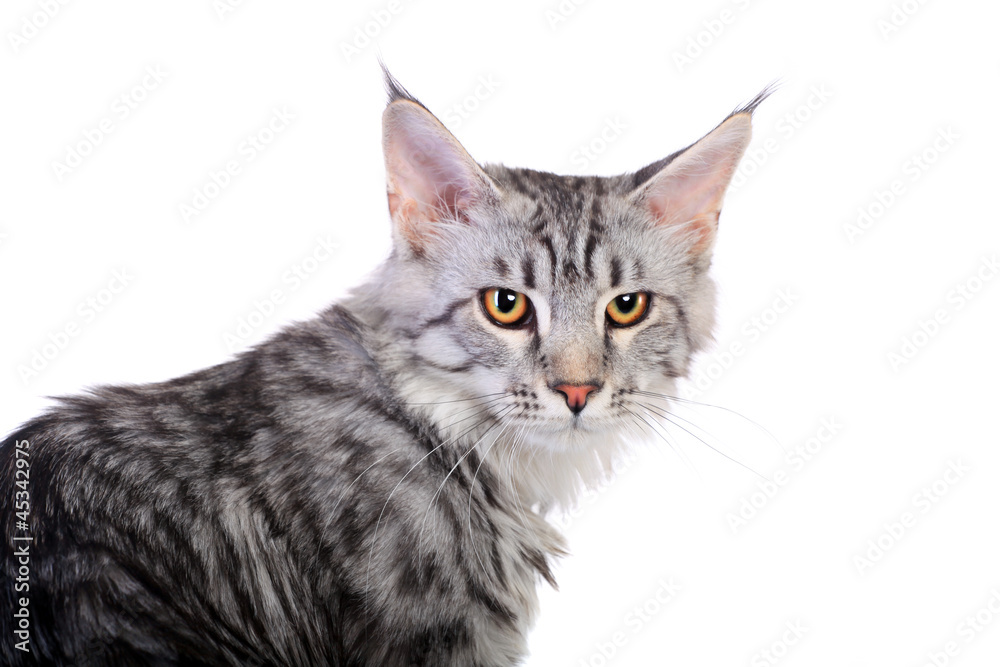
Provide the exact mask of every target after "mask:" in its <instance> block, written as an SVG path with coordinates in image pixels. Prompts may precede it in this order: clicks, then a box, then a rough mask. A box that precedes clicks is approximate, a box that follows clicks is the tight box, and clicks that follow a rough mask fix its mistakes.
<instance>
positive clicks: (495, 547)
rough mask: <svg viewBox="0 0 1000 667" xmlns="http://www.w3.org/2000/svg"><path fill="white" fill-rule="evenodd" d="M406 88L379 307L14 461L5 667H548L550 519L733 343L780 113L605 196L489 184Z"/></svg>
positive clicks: (361, 304)
mask: <svg viewBox="0 0 1000 667" xmlns="http://www.w3.org/2000/svg"><path fill="white" fill-rule="evenodd" d="M386 81H387V87H388V90H389V104H388V106H387V108H386V110H385V114H384V117H383V127H384V134H383V148H384V153H385V163H386V168H387V172H388V198H389V211H390V214H391V218H392V230H393V243H394V246H393V252H392V254H391V256H390V257H389V258H388V259H387V260H386V261H385V263H384V264H383V265H382V266H381V267H380V268H379V269H378V270H377V271H376V272H375V273H374V275H373V276H372V277H371V279H370V280H369V281H368V282H367V283H366V284H364V285H362V286H361V287H358V288H357V289H356V290H354V292H353V293H352V295H351V296H350V298H348V299H346V300H345V301H343V302H342V303H339V304H336V305H333V306H332V307H330V308H329V309H328V310H326V311H325V312H324V313H322V314H321V315H319V316H318V317H316V318H315V319H313V320H311V321H307V322H305V323H301V324H295V325H292V326H290V327H287V328H286V329H284V330H283V331H280V332H279V333H277V334H276V335H274V336H273V337H271V338H270V339H269V340H267V341H266V342H264V343H262V344H260V345H258V346H256V347H255V348H253V349H251V350H249V351H247V352H244V353H242V354H240V355H238V356H237V357H236V358H234V359H232V360H231V361H228V362H226V363H223V364H221V365H218V366H215V367H213V368H209V369H206V370H203V371H199V372H196V373H192V374H190V375H187V376H185V377H181V378H178V379H175V380H170V381H167V382H162V383H159V384H151V385H142V386H116V387H102V388H98V389H95V390H93V391H91V392H90V393H87V394H85V395H81V396H73V397H69V398H64V399H61V400H60V402H59V404H58V405H57V406H56V407H54V408H52V409H51V410H50V411H48V412H47V413H46V414H43V415H42V416H40V417H38V418H36V419H34V420H33V421H31V422H29V423H28V424H26V425H24V426H23V427H21V429H20V430H18V431H17V432H16V433H14V434H13V435H11V436H10V437H9V438H8V439H7V440H6V441H5V442H4V443H3V445H2V447H0V480H2V498H3V500H2V501H0V502H2V510H3V511H2V516H0V527H2V532H3V542H2V543H3V553H2V557H3V558H2V570H3V576H2V584H0V587H2V607H3V613H2V614H0V662H2V663H3V664H56V665H196V664H208V665H226V664H232V665H247V664H254V665H343V666H357V667H361V666H371V667H393V666H403V665H433V666H435V667H438V666H442V665H454V666H461V667H473V666H480V667H487V666H500V665H515V664H518V663H519V662H520V661H521V660H522V659H523V657H524V655H525V653H526V650H527V649H526V635H527V632H528V630H529V628H530V627H531V626H532V623H533V621H534V619H535V615H536V611H537V595H536V586H537V585H538V584H539V582H540V580H547V581H548V582H549V583H554V582H553V580H552V574H551V569H550V568H551V563H552V559H553V558H555V557H557V556H559V555H560V554H562V553H563V552H562V541H561V538H560V536H559V535H558V533H557V532H556V531H555V530H554V529H553V528H552V527H551V526H550V525H549V524H548V523H547V522H546V520H545V515H546V513H548V512H550V511H553V510H556V509H558V508H560V507H565V506H567V505H568V504H570V503H572V502H573V499H574V495H575V494H576V493H577V492H578V491H579V490H580V489H581V487H582V486H583V485H587V484H595V483H597V482H599V481H601V480H602V479H603V478H604V477H605V475H606V474H607V471H608V470H609V469H610V466H611V465H612V463H613V461H614V460H615V458H616V456H617V455H618V453H619V452H620V451H621V450H622V447H623V440H622V437H623V434H625V435H627V434H630V433H635V432H637V430H639V429H638V426H639V425H641V420H640V419H639V417H640V416H641V417H642V419H647V418H649V417H650V415H651V414H654V413H655V410H654V411H653V412H651V411H650V405H651V404H654V405H658V406H659V409H661V410H665V409H667V405H668V404H667V403H666V402H664V401H662V400H661V399H658V398H654V397H661V396H668V395H672V394H673V393H674V382H675V379H676V378H679V377H682V376H684V375H685V374H686V373H687V371H688V369H689V366H690V363H691V357H692V355H693V354H694V353H695V352H697V351H698V350H699V349H701V348H702V347H703V346H704V345H705V344H706V342H707V341H708V340H709V338H710V335H711V330H712V326H713V318H714V287H713V283H712V281H711V279H710V278H709V276H708V275H707V272H708V269H709V264H710V258H711V250H712V246H713V243H714V240H715V235H716V229H717V226H718V218H719V211H720V206H721V202H722V199H723V195H724V193H725V190H726V187H727V186H728V183H729V181H730V179H731V177H732V175H733V172H734V170H735V169H736V166H737V164H738V162H739V160H740V157H741V156H742V154H743V152H744V150H745V149H746V147H747V143H748V142H749V140H750V126H751V115H752V113H753V111H754V109H755V108H756V106H757V105H758V104H759V103H760V102H761V101H762V100H763V98H764V97H765V96H766V94H767V92H766V91H765V92H764V93H762V94H761V95H759V96H758V97H757V98H756V99H754V100H753V101H752V102H750V103H749V104H748V105H746V106H744V107H742V108H740V109H738V110H736V111H734V112H733V113H732V114H731V115H730V116H729V117H728V118H726V119H725V120H724V121H723V122H722V123H721V124H720V125H718V126H717V127H716V128H715V129H714V130H712V131H711V132H709V133H708V134H707V135H706V136H705V137H703V138H702V139H700V140H699V141H697V142H696V143H694V144H692V145H691V146H689V147H687V148H685V149H683V150H681V151H678V152H676V153H674V154H673V155H671V156H669V157H666V158H664V159H662V160H660V161H659V162H656V163H653V164H650V165H649V166H647V167H645V168H643V169H640V170H639V171H637V172H635V173H630V174H625V175H622V176H616V177H611V178H605V177H581V176H557V175H555V174H550V173H544V172H538V171H532V170H529V169H513V168H509V167H503V166H499V165H484V166H481V165H479V164H477V163H476V162H475V161H474V160H473V159H472V158H471V157H470V156H469V155H468V154H467V153H466V151H465V150H464V149H463V148H462V146H461V145H460V144H459V143H458V141H457V140H456V139H455V138H454V137H453V136H452V135H451V134H450V133H449V132H448V130H446V129H445V127H444V126H443V125H442V124H441V123H440V122H439V121H438V120H437V119H436V118H435V117H434V116H433V115H432V114H431V113H430V111H428V110H427V108H425V107H424V106H423V105H422V104H421V103H420V102H419V101H417V100H416V99H415V98H414V97H413V96H411V95H410V94H409V93H407V92H406V91H405V90H404V89H403V88H402V87H401V86H400V85H399V84H398V82H396V80H395V79H393V78H392V77H391V76H389V75H388V74H386ZM657 400H660V403H656V401H657ZM18 450H23V451H21V453H20V454H19V453H18ZM25 453H27V454H26V456H27V458H28V460H29V461H30V471H31V472H30V475H31V479H30V517H29V521H28V528H27V530H24V527H23V526H17V525H15V521H14V515H15V512H14V508H13V501H14V499H15V488H16V487H15V480H16V479H17V477H16V461H17V459H18V458H25ZM18 497H19V496H18ZM18 535H30V536H32V537H33V540H34V541H33V542H31V544H30V554H31V555H30V577H29V578H28V581H27V582H26V583H27V584H28V585H27V586H21V585H20V583H18V567H19V566H18V556H17V555H16V553H15V551H16V550H18V549H23V548H24V547H23V544H24V542H23V541H18V540H15V539H14V537H15V536H18ZM22 579H23V578H22ZM21 583H25V582H23V581H22V582H21ZM20 598H27V599H28V600H29V601H30V606H29V609H30V633H29V634H30V641H29V643H28V645H27V647H28V648H30V652H25V651H23V650H20V649H19V648H15V646H16V642H17V637H18V635H17V634H16V631H17V630H18V626H17V621H16V620H15V619H14V618H13V617H12V612H11V610H14V609H16V608H18V606H17V605H18V603H19V599H20ZM21 647H22V648H23V647H24V645H21Z"/></svg>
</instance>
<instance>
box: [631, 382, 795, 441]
mask: <svg viewBox="0 0 1000 667" xmlns="http://www.w3.org/2000/svg"><path fill="white" fill-rule="evenodd" d="M633 393H635V394H640V395H642V396H649V397H650V398H657V399H660V400H666V401H676V402H677V403H687V404H689V405H697V406H699V407H704V408H714V409H716V410H722V411H723V412H728V413H730V414H733V415H736V416H737V417H739V418H740V419H742V420H743V421H745V422H747V423H749V424H750V425H752V426H754V427H755V428H757V429H758V430H759V431H760V432H761V433H763V434H764V435H766V436H767V437H768V438H769V439H770V440H771V442H772V443H773V444H774V445H776V446H777V447H778V449H780V450H781V451H782V452H783V453H785V454H787V453H788V452H787V451H786V450H785V447H784V445H782V444H781V441H780V440H778V439H777V438H776V437H775V436H774V434H773V433H771V432H770V431H768V430H767V429H766V428H764V427H763V426H762V425H761V424H758V423H757V422H755V421H754V420H752V419H750V418H749V417H747V416H746V415H744V414H742V413H740V412H737V411H736V410H733V409H732V408H727V407H725V406H722V405H715V404H713V403H702V402H700V401H694V400H691V399H690V398H681V397H680V396H671V395H669V394H657V393H654V392H651V391H643V390H640V389H636V390H634V391H633Z"/></svg>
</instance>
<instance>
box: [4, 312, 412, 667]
mask: <svg viewBox="0 0 1000 667" xmlns="http://www.w3.org/2000/svg"><path fill="white" fill-rule="evenodd" d="M368 346H369V342H368V341H367V340H366V336H365V332H364V331H363V327H362V326H361V325H360V324H359V323H358V322H357V321H356V320H355V319H354V318H353V317H351V316H350V314H348V313H347V312H346V311H344V310H343V309H340V308H337V307H335V308H332V309H330V310H329V311H327V312H326V313H324V314H323V315H322V316H320V317H318V318H316V319H314V320H310V321H309V322H305V323H300V324H298V325H295V326H293V327H290V328H288V329H286V330H285V331H283V332H281V333H279V334H278V335H276V336H275V337H274V338H272V339H271V340H269V341H268V342H266V343H265V344H263V345H261V346H259V347H257V348H255V349H253V350H250V351H248V352H246V353H244V354H242V355H240V356H239V357H237V358H235V359H233V360H231V361H229V362H227V363H224V364H221V365H219V366H215V367H212V368H209V369H205V370H202V371H198V372H196V373H192V374H190V375H187V376H184V377H181V378H178V379H175V380H171V381H168V382H163V383H158V384H151V385H141V386H118V387H102V388H98V389H95V390H93V391H91V392H89V393H87V394H83V395H79V396H73V397H69V398H64V399H61V400H60V402H59V404H58V405H57V406H55V407H54V408H52V409H51V410H49V411H48V412H47V413H45V414H43V415H42V416H40V417H38V418H36V419H34V420H32V421H30V422H29V423H27V424H25V425H24V426H23V427H21V428H20V429H19V430H18V431H17V432H15V433H14V434H13V435H11V436H10V437H9V438H7V439H6V440H5V441H4V442H3V443H2V444H0V486H2V488H5V489H11V488H23V491H24V493H22V494H19V496H18V499H17V500H19V501H22V502H21V505H20V507H21V508H23V509H24V514H22V515H20V518H18V516H19V515H17V514H16V513H15V512H5V513H4V515H3V516H2V517H0V524H2V527H3V534H4V540H3V544H4V552H5V553H4V554H3V556H4V557H3V559H2V564H3V565H2V567H3V568H4V570H5V572H4V576H3V577H2V578H3V580H4V583H3V585H2V596H3V600H4V605H5V608H7V609H16V608H17V607H16V601H17V599H18V598H19V597H26V598H27V599H30V612H29V613H30V614H31V619H30V629H31V635H30V636H31V645H32V647H33V648H34V650H35V653H34V654H33V655H28V654H24V653H23V652H19V651H14V650H13V649H12V647H11V644H10V643H8V642H4V644H3V646H4V651H8V653H6V654H4V655H0V662H2V663H4V664H8V663H9V664H18V661H21V660H27V662H26V663H25V664H32V663H31V660H32V659H38V658H39V657H40V656H39V653H40V654H41V655H47V656H49V657H50V659H53V660H55V661H57V663H65V664H72V663H74V662H76V661H78V660H79V657H80V656H84V655H86V656H91V658H92V659H93V660H94V664H104V663H114V664H130V663H131V662H135V663H137V664H143V663H144V664H156V662H157V661H158V660H160V659H165V660H166V661H167V662H175V661H179V662H183V663H185V664H196V662H197V661H205V662H207V663H209V664H219V663H223V662H229V663H234V664H235V663H244V664H245V663H247V661H248V660H249V658H250V657H251V656H260V655H261V646H262V645H263V646H264V647H265V648H266V652H265V653H266V654H269V655H270V656H271V657H272V659H275V660H277V661H278V662H287V663H297V664H320V663H324V662H330V663H337V662H340V660H339V659H338V656H337V651H338V643H337V641H336V640H335V639H334V638H331V637H329V636H327V633H328V632H329V628H331V627H335V626H336V624H337V619H336V618H335V617H336V616H337V615H338V613H339V612H340V611H350V610H349V609H348V608H349V607H351V605H353V604H355V602H354V601H353V600H352V599H351V594H350V593H347V594H346V595H345V593H344V586H343V585H342V582H337V581H333V580H331V579H330V578H326V579H325V580H324V581H323V582H322V584H321V585H319V586H318V585H317V580H316V579H315V578H314V579H313V580H310V574H313V575H314V574H315V573H314V572H310V570H315V566H314V563H316V562H319V561H320V559H324V558H325V559H327V560H331V559H334V560H335V559H337V558H344V557H345V555H346V554H332V553H330V546H329V541H328V540H325V539H324V537H323V533H324V529H325V528H327V527H328V522H329V519H330V515H329V505H330V498H331V497H332V496H336V497H339V496H342V495H343V493H344V491H345V490H346V489H347V487H348V484H349V481H350V480H349V479H348V477H349V476H350V475H352V474H354V475H356V474H357V472H356V471H357V470H358V469H362V470H363V469H364V468H365V467H366V466H368V465H371V463H372V462H374V461H375V460H377V459H378V457H379V456H382V454H381V453H380V452H381V445H380V442H388V441H393V442H396V443H397V444H398V443H399V442H401V441H402V442H405V441H406V440H407V439H408V438H409V439H410V440H411V441H414V440H415V439H417V438H418V437H419V434H418V433H414V428H415V427H413V426H412V425H409V424H403V423H401V422H400V421H399V420H398V419H394V418H393V413H394V412H396V410H395V409H394V408H393V406H392V405H391V403H392V399H391V394H389V393H388V392H387V390H386V388H385V386H384V382H383V379H382V378H381V377H380V372H379V369H378V368H377V367H376V365H375V363H374V362H373V360H372V358H371V356H370V355H369V349H368ZM366 424H367V427H366V426H365V425H366ZM416 430H418V431H419V428H417V429H416ZM362 433H364V434H365V436H364V437H362V435H361V434H362ZM19 459H20V460H22V461H23V462H22V463H18V460H19ZM18 471H21V472H20V473H19V472H18ZM19 475H20V477H19ZM22 478H23V482H24V483H22V484H21V485H20V487H18V486H15V482H16V481H18V480H21V479H22ZM16 507H17V506H16V505H15V508H16ZM21 518H23V519H25V521H23V522H22V521H21V520H20V519H21ZM15 537H16V538H19V539H13V538H15ZM293 538H294V539H293ZM360 540H361V536H360V535H359V536H358V540H357V541H358V544H356V545H353V546H354V547H355V548H356V550H357V551H359V552H360V551H361V549H362V545H361V544H360ZM347 542H350V540H347ZM350 546H351V545H350V544H346V545H345V548H346V547H350ZM25 549H27V554H26V555H24V556H23V558H22V560H24V561H26V567H27V569H28V571H29V572H30V577H22V579H23V581H22V582H18V568H19V561H18V556H17V554H18V552H19V551H21V552H23V551H24V550H25ZM321 579H322V577H321ZM19 583H21V584H22V585H20V586H18V584H19ZM10 623H12V620H11V619H10V618H8V617H7V615H5V616H4V617H3V618H2V619H0V631H2V633H3V634H4V635H5V636H8V637H9V636H11V635H12V634H13V630H14V629H15V628H14V627H12V626H10V625H9V624H10ZM13 623H15V624H16V623H17V621H13ZM178 647H180V648H178ZM183 647H189V648H190V650H191V651H192V652H191V653H190V654H186V653H183V651H184V648H183ZM179 650H180V651H181V652H180V653H179V652H178V651H179ZM42 662H44V661H42Z"/></svg>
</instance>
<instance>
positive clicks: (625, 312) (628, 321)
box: [605, 292, 649, 327]
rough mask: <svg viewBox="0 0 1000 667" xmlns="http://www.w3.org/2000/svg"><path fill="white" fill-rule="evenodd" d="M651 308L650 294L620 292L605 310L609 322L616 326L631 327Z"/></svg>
mask: <svg viewBox="0 0 1000 667" xmlns="http://www.w3.org/2000/svg"><path fill="white" fill-rule="evenodd" d="M647 308H649V295H648V294H647V293H646V292H632V293H630V294H619V295H618V296H616V297H615V298H614V299H612V300H611V303H609V304H608V308H607V310H606V311H605V312H606V313H607V315H608V322H610V323H611V324H612V325H613V326H616V327H630V326H632V325H633V324H638V322H639V320H641V319H642V316H643V315H645V314H646V309H647Z"/></svg>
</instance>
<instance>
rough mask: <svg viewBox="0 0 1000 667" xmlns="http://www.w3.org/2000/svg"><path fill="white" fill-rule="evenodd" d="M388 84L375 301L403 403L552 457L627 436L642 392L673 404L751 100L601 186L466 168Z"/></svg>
mask: <svg viewBox="0 0 1000 667" xmlns="http://www.w3.org/2000/svg"><path fill="white" fill-rule="evenodd" d="M387 84H388V89H389V97H390V99H389V104H388V107H387V108H386V110H385V113H384V116H383V129H384V135H383V148H384V153H385V162H386V168H387V173H388V198H389V210H390V213H391V217H392V222H393V239H394V250H393V253H392V256H391V258H390V259H389V261H388V262H387V264H386V266H385V267H384V269H383V273H382V274H381V278H380V281H381V289H380V291H379V294H378V296H377V297H375V298H378V299H380V300H381V301H382V303H381V304H380V309H381V312H382V313H383V317H384V318H386V320H388V321H385V322H384V324H386V325H388V327H389V328H391V329H393V330H395V331H397V332H398V333H399V334H400V336H401V337H402V339H403V340H405V344H404V345H403V346H401V347H402V350H403V351H402V352H400V353H399V354H402V355H404V356H405V357H406V359H405V363H403V364H402V366H403V367H408V368H410V369H412V370H413V371H414V373H413V376H414V377H415V378H416V377H419V381H417V380H414V382H413V383H411V390H410V391H409V392H408V393H409V396H408V398H410V399H412V400H414V401H421V402H426V403H428V404H430V403H434V404H435V405H437V406H438V408H437V409H436V410H435V414H436V415H437V417H438V418H439V419H440V420H442V421H443V420H445V419H450V418H452V416H454V420H455V422H456V423H458V424H459V426H457V427H456V428H461V427H462V424H463V423H464V424H471V422H469V421H467V420H463V419H462V417H463V413H462V412H460V411H459V410H458V409H457V408H466V409H467V410H469V411H466V412H464V416H466V417H467V416H468V415H476V414H479V413H486V414H488V415H492V416H493V417H495V418H498V419H499V420H500V422H501V423H502V428H503V429H505V430H506V431H507V432H508V433H521V434H523V435H525V436H526V437H527V438H528V440H529V441H530V442H532V443H537V444H536V445H534V446H538V447H548V448H551V449H552V450H553V451H559V450H562V451H566V450H571V449H573V448H582V447H587V446H589V444H590V443H591V442H593V440H594V438H595V437H597V438H601V437H607V435H608V434H609V433H613V432H615V433H621V432H629V431H636V430H637V429H636V427H637V423H639V422H640V421H641V420H642V419H643V418H644V416H645V415H646V414H647V412H646V411H645V410H644V409H642V408H641V407H639V404H640V403H650V399H649V398H648V397H646V396H645V395H644V394H642V393H640V392H654V393H657V394H672V393H673V391H674V381H675V379H676V378H678V377H682V376H684V375H686V373H687V372H688V369H689V367H690V363H691V357H692V355H693V354H694V353H695V352H697V351H698V350H699V349H701V348H702V347H704V346H705V344H706V342H707V341H708V340H709V339H710V337H711V331H712V327H713V321H714V304H715V291H714V285H713V283H712V280H711V279H710V277H709V276H708V268H709V265H710V261H711V252H712V247H713V244H714V241H715V237H716V231H717V228H718V220H719V212H720V208H721V204H722V200H723V195H724V193H725V190H726V187H727V186H728V184H729V181H730V179H731V177H732V175H733V173H734V171H735V169H736V167H737V164H738V163H739V160H740V157H741V156H742V155H743V152H744V150H745V149H746V147H747V144H748V142H749V141H750V126H751V123H750V120H751V114H752V112H753V110H754V108H755V107H756V105H757V104H759V102H760V101H761V100H762V99H763V97H764V96H765V95H766V92H765V93H763V94H762V95H761V96H758V98H756V99H755V100H753V101H752V102H751V103H750V104H748V105H747V106H745V107H742V108H740V109H738V110H736V111H734V112H733V113H732V114H730V115H729V116H728V117H727V118H726V119H725V120H724V121H723V122H722V123H720V124H719V125H718V126H717V127H716V128H715V129H714V130H712V131H711V132H709V133H708V134H707V135H705V136H704V137H703V138H701V139H700V140H698V141H697V142H695V143H694V144H692V145H690V146H688V147H687V148H685V149H683V150H680V151H678V152H676V153H674V154H673V155H670V156H669V157H666V158H664V159H662V160H660V161H658V162H655V163H653V164H650V165H648V166H646V167H644V168H642V169H640V170H638V171H636V172H634V173H630V174H625V175H622V176H615V177H610V178H605V177H576V176H557V175H555V174H550V173H544V172H537V171H532V170H528V169H513V168H509V167H504V166H501V165H482V166H481V165H479V164H477V162H476V161H475V160H473V158H472V157H470V156H469V154H468V153H467V152H466V151H465V149H464V148H463V147H462V146H461V144H459V142H458V141H457V140H456V139H455V137H454V136H453V135H452V134H451V133H450V132H449V131H448V130H447V129H446V128H445V127H444V125H443V124H442V123H441V122H440V121H439V120H438V119H437V118H436V117H435V116H434V115H433V114H432V113H431V112H430V111H428V110H427V108H425V107H424V106H423V105H422V104H421V103H420V102H419V101H417V100H416V99H415V98H414V97H412V96H411V95H410V94H409V93H407V92H406V91H405V90H404V89H403V88H402V87H401V86H400V85H399V84H398V82H396V81H395V79H393V78H392V77H391V76H390V75H388V74H387ZM414 387H419V389H415V388H414ZM460 399H471V400H473V402H471V403H458V402H457V401H459V400H460ZM452 401H456V402H454V403H450V404H446V402H452ZM441 406H444V407H441ZM469 406H478V410H476V409H475V408H474V407H473V408H470V407H469ZM659 406H660V407H661V408H662V407H663V404H662V403H661V404H659ZM447 408H450V409H447ZM467 418H468V417H467ZM443 425H445V426H447V424H443Z"/></svg>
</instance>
